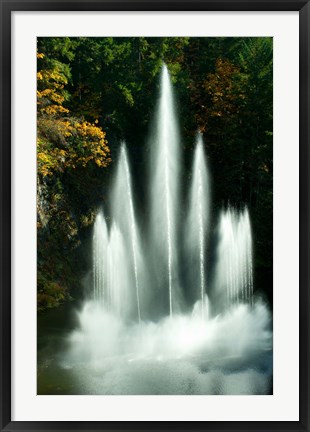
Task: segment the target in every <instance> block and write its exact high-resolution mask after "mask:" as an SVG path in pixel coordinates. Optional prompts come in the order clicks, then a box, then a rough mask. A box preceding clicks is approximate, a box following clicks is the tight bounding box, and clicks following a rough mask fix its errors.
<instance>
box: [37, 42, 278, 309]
mask: <svg viewBox="0 0 310 432" xmlns="http://www.w3.org/2000/svg"><path fill="white" fill-rule="evenodd" d="M37 53H38V54H37V57H38V74H37V81H38V92H37V101H38V115H37V120H38V127H37V131H38V134H37V149H38V152H37V157H38V189H37V191H38V305H39V308H40V309H44V308H46V307H53V306H56V305H57V304H59V303H60V302H62V301H64V300H65V299H69V298H70V296H74V295H75V290H77V289H78V288H79V287H80V285H81V280H82V276H83V274H84V273H85V271H86V269H87V268H89V265H90V262H89V261H87V256H85V255H84V254H83V250H82V249H83V248H79V245H80V244H81V241H83V244H87V241H88V239H89V238H90V228H91V225H92V222H93V219H94V214H95V211H96V207H97V206H98V204H99V202H102V200H103V201H104V200H106V199H107V195H108V194H107V189H108V187H109V179H110V177H111V172H112V171H111V170H112V169H113V160H114V159H115V156H116V155H117V151H118V147H119V143H120V140H121V139H125V140H126V142H127V145H128V147H129V153H130V158H131V164H132V165H133V167H134V172H135V178H134V181H135V186H136V189H137V190H138V191H139V194H140V195H141V196H142V197H143V194H145V192H146V191H145V190H144V185H145V181H144V177H145V175H146V169H147V168H146V157H147V154H148V151H149V149H148V146H149V142H148V140H147V138H146V137H147V136H148V135H149V131H150V127H151V126H150V125H151V123H152V115H153V114H154V107H155V105H156V99H157V97H158V85H159V79H158V74H159V71H160V68H161V65H162V61H163V60H164V61H165V62H166V63H167V65H168V67H169V70H170V73H171V75H172V79H173V82H174V86H175V89H176V97H177V102H178V103H177V105H178V107H177V108H178V115H179V118H180V130H181V136H182V144H183V152H184V155H185V164H186V168H185V175H184V177H185V179H186V178H189V177H190V176H191V158H192V151H191V150H192V148H193V144H194V137H195V134H196V132H197V129H199V130H200V131H202V132H203V135H204V142H205V145H206V153H207V155H208V159H209V166H210V169H211V175H212V189H213V205H214V208H213V210H214V211H213V213H214V218H216V216H217V211H218V210H219V209H220V208H221V207H222V206H223V205H227V203H228V202H230V203H231V204H233V205H236V206H242V205H243V204H244V203H246V204H247V205H248V206H249V210H250V214H251V218H252V224H253V231H254V241H255V286H256V288H257V289H260V290H261V291H264V292H265V293H266V294H267V295H268V297H269V298H270V299H271V295H272V200H273V196H272V179H273V176H272V168H273V163H272V157H273V147H272V59H273V54H272V53H273V50H272V39H271V38H144V37H136V38H39V39H38V49H37ZM185 184H186V181H184V185H185ZM184 187H185V186H184ZM140 202H142V203H143V199H141V200H140ZM141 206H142V207H143V204H141ZM140 210H143V209H140ZM215 222H216V220H215ZM84 250H85V248H84Z"/></svg>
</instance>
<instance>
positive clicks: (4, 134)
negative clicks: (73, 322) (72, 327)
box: [0, 0, 310, 431]
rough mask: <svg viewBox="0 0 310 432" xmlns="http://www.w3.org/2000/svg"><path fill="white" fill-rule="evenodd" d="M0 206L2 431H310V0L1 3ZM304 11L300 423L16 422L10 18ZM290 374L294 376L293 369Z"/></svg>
mask: <svg viewBox="0 0 310 432" xmlns="http://www.w3.org/2000/svg"><path fill="white" fill-rule="evenodd" d="M0 6H1V10H0V12H1V117H0V119H1V120H0V122H1V123H0V130H1V143H0V163H1V180H0V188H1V189H0V190H1V201H0V206H1V208H0V210H1V212H0V214H1V224H0V241H1V250H0V258H1V259H0V277H1V290H0V308H1V332H0V338H1V340H0V344H1V374H0V380H1V381H0V403H1V409H0V421H1V430H2V431H27V430H28V431H30V430H33V431H39V430H42V431H52V430H57V431H67V430H75V431H79V430H87V431H98V430H106V431H108V430H119V431H120V430H154V431H155V430H160V431H165V430H208V431H213V430H214V431H231V430H235V431H238V430H240V431H241V430H244V431H246V430H247V431H271V430H273V431H284V430H285V431H286V430H287V431H310V422H309V408H310V401H309V382H310V381H309V364H310V362H309V360H310V359H309V310H310V303H309V283H310V280H309V168H310V158H309V149H308V146H309V124H310V118H309V73H310V70H309V59H310V56H309V23H310V19H309V18H310V6H309V1H308V0H307V1H306V0H238V1H235V0H194V1H190V0H168V1H165V0H150V1H147V0H93V1H85V0H75V1H61V0H55V1H49V0H21V1H14V0H12V1H9V0H0ZM90 10H91V11H109V10H113V11H298V12H299V26H300V27H299V35H300V40H299V54H300V56H299V71H300V72H299V73H300V75H299V78H300V90H299V98H300V99H299V100H300V102H299V104H300V105H299V107H300V111H299V112H300V117H299V132H300V139H299V170H300V171H299V202H300V207H299V223H300V228H299V252H300V261H299V276H300V285H299V288H300V289H299V296H300V301H299V317H300V318H299V330H300V333H299V346H300V353H299V354H300V363H299V367H300V376H299V421H295V422H294V421H292V422H284V421H273V422H266V421H253V422H245V421H244V422H243V421H237V422H222V421H216V422H214V421H212V422H178V421H175V422H162V421H159V422H153V421H152V422H151V421H150V422H140V421H135V422H122V421H113V422H98V421H94V422H89V421H82V422H76V421H66V422H59V421H55V422H51V421H38V422H36V421H30V422H24V421H11V396H12V394H11V216H12V214H11V13H12V12H14V11H90ZM288 373H289V372H288Z"/></svg>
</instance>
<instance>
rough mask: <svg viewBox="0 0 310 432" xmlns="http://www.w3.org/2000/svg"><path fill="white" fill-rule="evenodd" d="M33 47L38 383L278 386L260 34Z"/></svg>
mask: <svg viewBox="0 0 310 432" xmlns="http://www.w3.org/2000/svg"><path fill="white" fill-rule="evenodd" d="M36 48H37V50H36V52H35V50H34V56H35V55H36V65H37V69H36V73H37V77H36V83H37V113H36V120H37V126H36V138H37V142H36V145H37V150H36V168H37V171H36V182H37V184H36V205H37V221H36V223H37V249H36V252H37V268H36V278H37V293H36V299H37V308H36V309H37V312H36V313H37V317H36V318H37V371H36V372H37V373H36V378H37V382H36V384H37V388H36V391H37V395H108V396H113V395H153V396H156V395H186V396H197V395H232V396H233V395H248V396H252V395H273V247H274V245H273V213H274V209H273V198H274V196H273V38H272V37H194V36H190V37H185V36H184V37H183V36H182V37H181V36H178V37H171V36H169V37H155V36H153V37H151V36H147V37H142V36H135V37H133V36H130V37H123V36H122V37H120V36H119V37H115V36H113V37H108V36H104V37H82V36H81V37H70V36H68V37H64V36H61V37H50V36H49V37H37V46H36ZM34 58H35V57H34ZM31 313H32V312H31ZM34 313H35V311H34ZM275 371H276V367H275ZM252 399H253V398H252Z"/></svg>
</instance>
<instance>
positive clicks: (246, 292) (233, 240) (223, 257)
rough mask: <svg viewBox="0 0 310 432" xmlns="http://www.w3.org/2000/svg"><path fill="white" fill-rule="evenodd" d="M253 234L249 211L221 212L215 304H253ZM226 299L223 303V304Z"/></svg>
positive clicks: (228, 210) (232, 210) (231, 210)
mask: <svg viewBox="0 0 310 432" xmlns="http://www.w3.org/2000/svg"><path fill="white" fill-rule="evenodd" d="M252 255H253V254H252V234H251V224H250V217H249V212H248V209H247V208H245V209H244V210H243V211H241V212H237V211H236V210H234V209H232V208H228V209H227V210H226V211H222V212H221V216H220V224H219V244H218V249H217V266H216V292H217V294H218V302H220V303H222V305H221V306H222V307H223V306H224V304H223V303H226V305H227V306H231V305H233V304H235V303H241V302H246V303H250V304H252V302H253V256H252ZM225 299H226V300H225Z"/></svg>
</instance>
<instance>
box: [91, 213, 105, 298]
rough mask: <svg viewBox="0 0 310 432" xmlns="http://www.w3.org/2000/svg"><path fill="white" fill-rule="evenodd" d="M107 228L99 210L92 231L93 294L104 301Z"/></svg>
mask: <svg viewBox="0 0 310 432" xmlns="http://www.w3.org/2000/svg"><path fill="white" fill-rule="evenodd" d="M107 249H108V230H107V225H106V222H105V218H104V215H103V212H99V213H98V215H97V217H96V220H95V224H94V231H93V296H94V299H95V300H96V301H98V302H101V303H102V302H104V297H105V290H106V285H107V274H106V272H107V256H108V253H107Z"/></svg>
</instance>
